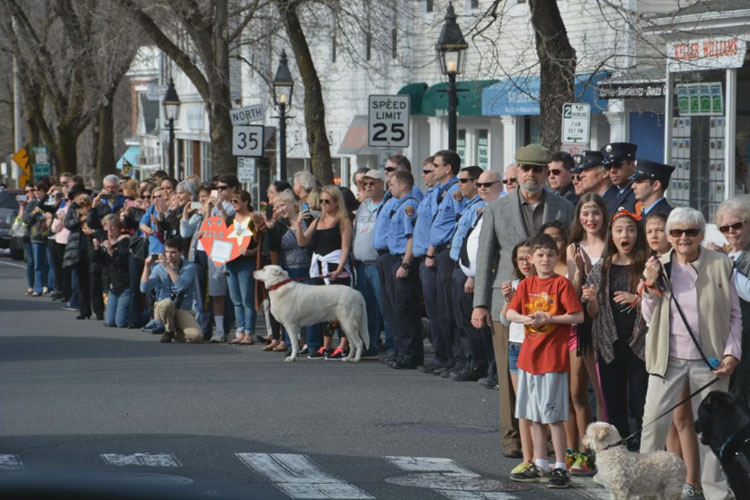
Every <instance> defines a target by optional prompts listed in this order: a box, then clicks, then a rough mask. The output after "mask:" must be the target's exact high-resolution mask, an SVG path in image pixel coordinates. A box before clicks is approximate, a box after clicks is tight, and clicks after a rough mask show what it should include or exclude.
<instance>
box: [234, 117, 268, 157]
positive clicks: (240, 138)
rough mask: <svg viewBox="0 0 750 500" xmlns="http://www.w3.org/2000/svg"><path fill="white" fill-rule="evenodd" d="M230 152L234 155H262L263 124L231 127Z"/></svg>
mask: <svg viewBox="0 0 750 500" xmlns="http://www.w3.org/2000/svg"><path fill="white" fill-rule="evenodd" d="M232 154H233V155H234V156H249V157H251V158H260V157H261V156H263V125H242V126H235V127H232Z"/></svg>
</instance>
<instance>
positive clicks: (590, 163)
mask: <svg viewBox="0 0 750 500" xmlns="http://www.w3.org/2000/svg"><path fill="white" fill-rule="evenodd" d="M573 159H575V161H576V166H575V168H573V169H572V170H571V171H570V173H571V174H580V173H581V172H583V171H584V170H586V169H587V168H591V167H598V166H601V165H604V155H603V154H602V153H600V152H599V151H584V152H583V154H581V155H575V156H574V157H573Z"/></svg>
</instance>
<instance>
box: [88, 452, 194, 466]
mask: <svg viewBox="0 0 750 500" xmlns="http://www.w3.org/2000/svg"><path fill="white" fill-rule="evenodd" d="M100 456H101V457H102V460H104V463H105V464H107V465H114V466H115V467H126V466H129V465H141V466H146V467H179V466H180V465H182V464H181V463H180V461H179V460H177V457H175V456H174V455H173V454H171V453H133V454H132V455H121V454H119V453H102V454H101V455H100Z"/></svg>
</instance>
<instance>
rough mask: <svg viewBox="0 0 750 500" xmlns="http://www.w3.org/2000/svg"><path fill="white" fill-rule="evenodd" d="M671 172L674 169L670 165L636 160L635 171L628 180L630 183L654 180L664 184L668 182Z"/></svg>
mask: <svg viewBox="0 0 750 500" xmlns="http://www.w3.org/2000/svg"><path fill="white" fill-rule="evenodd" d="M673 170H674V167H673V166H672V165H665V164H663V163H657V162H655V161H651V160H642V159H637V160H635V171H634V172H633V175H631V176H630V177H629V178H628V179H629V180H631V181H642V180H645V179H654V180H658V181H662V183H665V182H669V178H670V176H671V175H672V171H673Z"/></svg>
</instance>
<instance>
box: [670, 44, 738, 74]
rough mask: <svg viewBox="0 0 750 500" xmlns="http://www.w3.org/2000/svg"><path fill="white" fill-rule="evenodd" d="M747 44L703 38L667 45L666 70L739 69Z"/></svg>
mask: <svg viewBox="0 0 750 500" xmlns="http://www.w3.org/2000/svg"><path fill="white" fill-rule="evenodd" d="M746 51H747V42H745V40H741V39H739V38H736V37H716V38H703V39H699V40H687V41H682V42H672V43H669V44H667V70H668V71H670V72H678V71H703V70H709V69H728V68H741V67H742V65H743V64H744V62H745V52H746Z"/></svg>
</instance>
